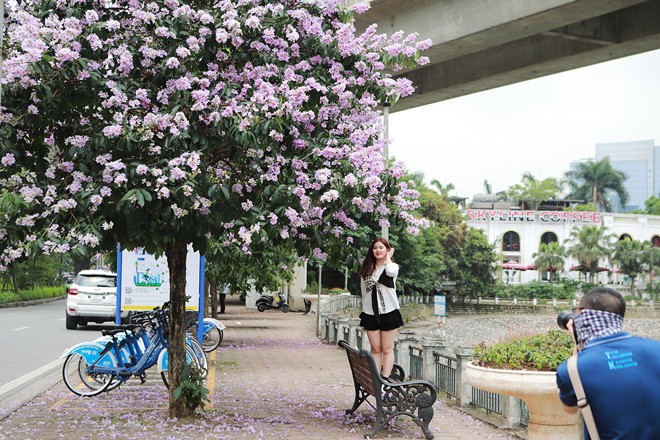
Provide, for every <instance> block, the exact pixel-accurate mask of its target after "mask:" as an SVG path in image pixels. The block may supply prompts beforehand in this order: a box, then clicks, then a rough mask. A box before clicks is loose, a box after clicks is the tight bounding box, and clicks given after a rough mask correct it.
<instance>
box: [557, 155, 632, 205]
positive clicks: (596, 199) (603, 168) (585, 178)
mask: <svg viewBox="0 0 660 440" xmlns="http://www.w3.org/2000/svg"><path fill="white" fill-rule="evenodd" d="M627 177H628V176H626V174H625V173H624V172H623V171H619V170H616V169H614V168H612V164H611V163H610V158H609V157H604V158H602V159H601V160H598V161H594V160H589V161H587V162H581V163H579V164H578V165H577V168H576V169H575V170H573V171H568V172H567V173H566V178H567V179H568V182H569V188H570V197H573V198H585V199H589V198H590V199H591V201H592V203H593V204H594V206H598V207H599V209H600V210H601V211H603V210H605V208H606V205H607V201H606V200H605V193H606V192H607V191H614V192H615V193H616V194H617V195H618V196H619V200H620V201H621V205H625V204H626V202H627V201H628V192H627V191H626V188H625V187H624V183H625V181H626V178H627Z"/></svg>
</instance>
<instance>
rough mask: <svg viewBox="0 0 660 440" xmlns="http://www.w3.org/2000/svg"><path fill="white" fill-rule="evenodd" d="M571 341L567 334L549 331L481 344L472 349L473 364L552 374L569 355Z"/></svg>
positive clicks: (571, 349) (571, 348) (570, 352)
mask: <svg viewBox="0 0 660 440" xmlns="http://www.w3.org/2000/svg"><path fill="white" fill-rule="evenodd" d="M573 347H574V344H573V339H572V338H571V336H570V335H569V334H568V332H565V331H561V330H550V331H548V332H547V333H540V334H537V335H533V336H522V337H517V338H512V339H509V340H506V341H502V342H498V343H495V344H492V345H486V344H485V343H484V342H482V343H481V344H479V345H478V346H477V347H475V349H474V353H473V355H472V360H473V362H474V364H475V365H478V366H480V367H488V368H500V369H504V370H536V371H556V370H557V367H558V366H559V365H560V364H561V363H562V362H564V361H565V360H566V359H568V358H569V357H571V355H572V354H573Z"/></svg>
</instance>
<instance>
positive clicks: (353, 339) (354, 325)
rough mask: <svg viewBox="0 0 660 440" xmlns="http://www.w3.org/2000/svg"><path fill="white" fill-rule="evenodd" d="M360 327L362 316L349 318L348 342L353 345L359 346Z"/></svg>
mask: <svg viewBox="0 0 660 440" xmlns="http://www.w3.org/2000/svg"><path fill="white" fill-rule="evenodd" d="M359 327H360V318H351V319H349V320H348V329H349V332H348V335H349V337H348V343H349V344H350V345H351V347H357V329H358V328H359Z"/></svg>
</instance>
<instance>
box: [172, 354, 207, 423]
mask: <svg viewBox="0 0 660 440" xmlns="http://www.w3.org/2000/svg"><path fill="white" fill-rule="evenodd" d="M181 376H182V381H181V384H180V385H179V386H178V387H177V388H176V389H175V390H174V398H175V399H177V400H178V399H184V402H185V405H186V406H187V407H188V408H190V409H191V410H192V412H195V410H196V409H197V408H199V407H201V406H202V405H203V404H204V402H208V401H209V399H208V394H209V390H208V388H206V387H205V386H204V372H203V371H202V370H201V369H200V367H198V366H197V365H194V364H187V365H186V366H185V367H184V368H183V372H182V373H181Z"/></svg>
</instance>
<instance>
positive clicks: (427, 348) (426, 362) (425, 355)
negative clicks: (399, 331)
mask: <svg viewBox="0 0 660 440" xmlns="http://www.w3.org/2000/svg"><path fill="white" fill-rule="evenodd" d="M445 347H446V345H445V340H444V339H443V338H440V337H437V336H425V337H423V338H422V364H423V377H424V380H428V381H429V382H431V383H435V369H436V368H435V356H434V355H433V352H434V351H442V350H444V348H445Z"/></svg>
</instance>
